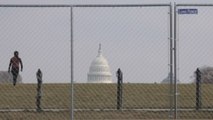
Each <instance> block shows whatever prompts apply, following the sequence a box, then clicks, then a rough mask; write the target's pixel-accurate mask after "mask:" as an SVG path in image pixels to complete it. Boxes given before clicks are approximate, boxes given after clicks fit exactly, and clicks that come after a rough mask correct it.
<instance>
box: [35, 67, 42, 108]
mask: <svg viewBox="0 0 213 120" xmlns="http://www.w3.org/2000/svg"><path fill="white" fill-rule="evenodd" d="M36 78H37V81H38V84H37V96H36V106H37V109H36V111H37V112H41V111H42V109H41V96H42V93H41V92H42V91H41V85H42V72H41V70H40V69H38V71H37V72H36Z"/></svg>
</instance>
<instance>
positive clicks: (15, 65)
mask: <svg viewBox="0 0 213 120" xmlns="http://www.w3.org/2000/svg"><path fill="white" fill-rule="evenodd" d="M19 65H21V71H22V70H23V64H22V61H21V58H19V56H18V51H15V52H14V56H13V57H12V58H11V59H10V64H9V68H8V72H10V68H11V66H12V70H11V72H12V75H13V85H14V86H15V85H16V81H17V77H18V74H19Z"/></svg>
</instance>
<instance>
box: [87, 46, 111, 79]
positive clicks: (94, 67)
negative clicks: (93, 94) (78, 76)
mask: <svg viewBox="0 0 213 120" xmlns="http://www.w3.org/2000/svg"><path fill="white" fill-rule="evenodd" d="M87 82H88V83H112V82H113V81H112V73H111V72H110V67H109V65H108V62H107V60H106V58H104V56H103V55H102V51H101V44H99V49H98V55H97V56H96V58H95V59H94V60H93V61H92V63H91V65H90V67H89V72H88V78H87Z"/></svg>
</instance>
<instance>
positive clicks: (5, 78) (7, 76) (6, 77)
mask: <svg viewBox="0 0 213 120" xmlns="http://www.w3.org/2000/svg"><path fill="white" fill-rule="evenodd" d="M1 83H13V75H12V73H8V71H0V84H1ZM17 83H22V77H21V76H20V75H18V77H17Z"/></svg>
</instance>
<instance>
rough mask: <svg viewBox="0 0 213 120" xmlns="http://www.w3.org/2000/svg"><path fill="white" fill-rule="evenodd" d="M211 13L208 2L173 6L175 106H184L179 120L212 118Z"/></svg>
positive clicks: (181, 107)
mask: <svg viewBox="0 0 213 120" xmlns="http://www.w3.org/2000/svg"><path fill="white" fill-rule="evenodd" d="M181 11H185V13H184V12H181ZM186 11H188V12H186ZM189 11H191V12H189ZM193 11H194V12H193ZM212 13H213V7H212V6H211V5H188V6H187V5H178V6H177V9H176V14H177V43H178V44H177V49H178V68H177V70H178V76H177V77H178V78H177V80H179V81H180V84H178V91H177V92H178V96H177V97H178V98H177V99H178V101H177V106H178V108H179V109H180V110H181V109H182V110H184V109H185V110H186V109H187V110H186V111H184V112H183V111H181V112H179V114H178V118H180V119H184V118H185V116H187V118H191V119H201V118H202V119H212V105H213V104H212V93H211V91H212V84H211V83H212V74H211V73H212V62H211V58H212V57H211V56H212V52H211V51H212V47H211V45H212V40H211V39H212V37H213V36H212V33H211V31H212V30H213V29H212V25H213V24H212V23H211V22H210V21H211V19H212ZM198 71H199V73H197V72H198ZM199 76H200V78H199ZM190 109H191V110H190Z"/></svg>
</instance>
